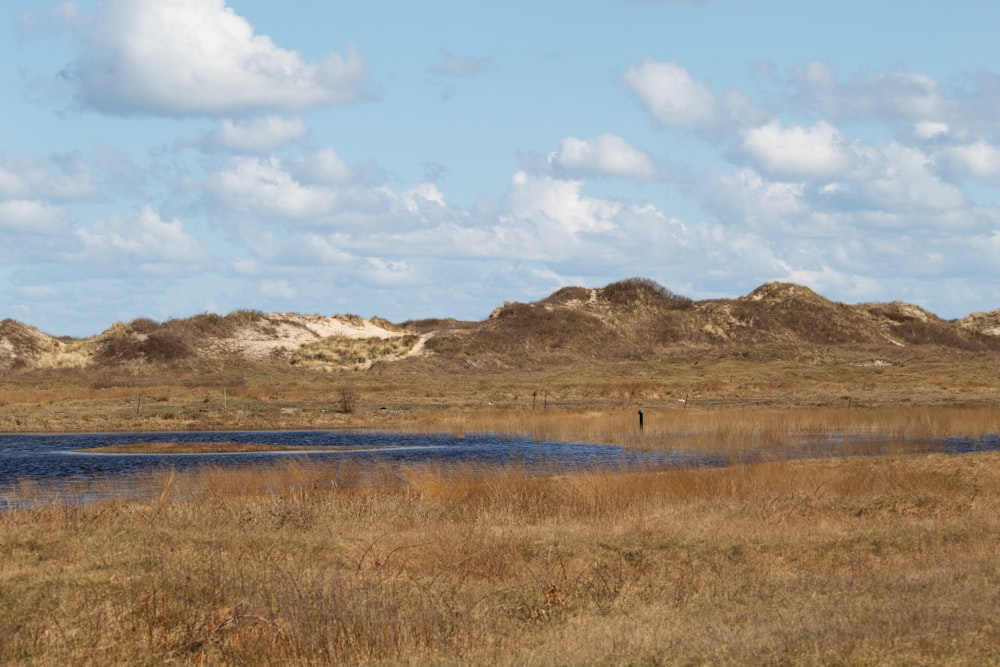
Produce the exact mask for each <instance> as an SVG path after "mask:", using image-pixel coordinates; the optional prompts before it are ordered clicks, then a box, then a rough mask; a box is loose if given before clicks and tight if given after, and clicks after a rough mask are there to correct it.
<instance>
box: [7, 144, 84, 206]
mask: <svg viewBox="0 0 1000 667" xmlns="http://www.w3.org/2000/svg"><path fill="white" fill-rule="evenodd" d="M0 197H7V198H10V199H46V200H55V201H62V202H69V201H88V200H93V199H96V198H97V197H98V189H97V186H96V185H95V184H94V180H93V177H92V176H91V173H90V169H89V168H88V167H87V165H86V164H85V163H84V162H83V160H81V159H79V158H77V157H74V156H53V157H51V158H49V160H48V162H43V161H42V160H39V159H38V158H34V157H22V156H12V155H0Z"/></svg>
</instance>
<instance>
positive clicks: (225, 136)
mask: <svg viewBox="0 0 1000 667" xmlns="http://www.w3.org/2000/svg"><path fill="white" fill-rule="evenodd" d="M308 136H309V128H308V127H307V126H306V124H305V123H304V122H303V121H302V120H301V119H299V118H293V119H286V118H282V117H281V116H257V117H254V118H250V119H247V120H231V119H229V118H225V119H223V120H222V121H220V122H219V127H217V128H216V129H215V130H213V131H212V132H210V133H209V134H207V135H206V136H205V138H204V141H203V144H204V145H206V146H208V147H210V148H219V149H222V150H226V151H233V152H240V153H264V152H267V151H273V150H275V149H277V148H280V147H281V146H284V145H285V144H290V143H296V142H300V141H304V140H305V139H306V138H307V137H308Z"/></svg>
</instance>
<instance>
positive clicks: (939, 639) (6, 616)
mask: <svg viewBox="0 0 1000 667" xmlns="http://www.w3.org/2000/svg"><path fill="white" fill-rule="evenodd" d="M570 296H572V295H570ZM511 312H512V313H515V315H517V316H519V312H520V311H517V309H511ZM205 324H206V325H207V324H212V322H209V321H207V320H206V322H205ZM555 340H558V339H555ZM894 354H895V355H896V356H893V355H894ZM560 359H561V358H560V357H559V356H558V355H557V354H556V355H553V354H550V355H548V356H544V355H540V356H539V357H537V359H534V360H531V361H530V363H529V362H525V363H524V364H522V365H520V366H518V367H516V368H514V367H510V366H506V365H504V363H503V360H502V359H500V358H499V357H498V358H491V357H489V356H475V355H473V356H469V357H463V356H461V355H458V356H456V357H454V358H450V359H440V358H435V357H433V356H431V357H428V358H422V359H409V360H406V361H400V362H394V363H391V364H375V365H374V366H373V367H372V368H371V370H367V371H330V372H325V371H324V372H313V371H310V370H308V369H301V368H298V369H296V368H291V367H289V366H288V364H267V363H250V362H246V361H243V360H237V359H231V360H220V361H211V362H204V361H200V362H198V363H197V364H191V365H185V364H183V363H176V364H166V365H160V366H150V367H142V366H136V367H113V368H102V369H91V370H73V369H62V370H51V369H50V370H46V369H42V370H36V371H30V372H29V371H23V372H15V371H9V372H5V374H4V375H0V430H2V431H106V430H141V431H154V430H185V429H190V430H202V429H245V430H252V429H300V428H354V429H369V428H377V429H386V430H400V431H437V432H452V433H459V434H461V433H479V432H493V433H497V434H501V435H518V436H527V437H535V438H539V439H544V440H566V441H588V442H598V443H612V444H622V445H625V446H629V447H638V448H653V449H659V448H670V449H687V450H697V451H714V452H719V453H724V454H726V455H729V456H731V458H732V459H734V460H739V459H740V458H742V454H743V453H745V452H748V451H752V452H755V453H760V452H767V453H768V456H769V457H770V458H771V459H773V460H771V461H770V462H767V463H760V464H755V465H736V466H732V467H728V468H716V469H684V470H674V471H668V472H661V473H653V472H631V473H624V472H605V473H589V474H583V473H580V474H572V475H559V474H552V475H539V474H536V473H534V472H530V473H529V471H526V470H518V469H502V470H487V469H481V468H475V467H459V468H445V467H440V466H418V467H400V468H392V467H387V466H386V467H379V466H369V467H362V466H352V465H346V464H345V465H335V466H322V467H321V466H316V467H313V466H306V465H304V464H301V463H287V464H285V465H282V466H280V467H274V468H264V469H247V470H228V471H222V470H214V469H208V470H203V471H200V472H197V473H191V474H184V475H166V476H161V477H152V478H141V479H133V480H131V481H130V482H129V484H130V485H132V486H131V489H129V488H128V487H127V486H126V485H124V483H123V482H121V481H112V482H102V484H108V483H110V484H114V485H115V488H116V489H118V490H119V491H125V492H127V493H131V494H134V495H132V496H131V497H133V498H147V499H148V500H131V501H128V500H121V501H114V502H100V503H92V504H88V505H85V506H80V505H72V504H68V505H62V506H60V505H55V506H48V507H40V508H37V509H34V510H31V511H27V510H22V511H10V512H6V513H2V514H0V664H34V665H77V664H129V665H142V664H149V665H152V664H157V665H159V664H168V663H174V664H282V665H284V664H302V665H305V664H372V665H374V664H383V665H384V664H400V665H417V664H419V665H424V664H427V665H430V664H433V665H449V664H450V665H459V664H493V665H497V666H502V665H553V664H591V665H619V664H621V665H666V664H671V665H672V664H678V665H693V664H720V665H725V664H734V665H735V664H740V665H743V664H806V665H809V664H814V665H820V664H823V665H828V664H907V665H914V664H915V665H938V664H951V665H963V664H967V665H981V664H1000V630H998V627H1000V626H998V625H997V623H996V621H995V610H996V609H997V607H998V605H1000V565H998V561H997V558H996V552H997V548H998V545H1000V525H998V524H1000V454H997V453H988V454H977V455H967V456H950V457H948V456H941V455H909V456H905V457H904V456H900V457H893V456H883V457H877V458H875V457H857V458H846V459H840V460H812V461H792V460H785V459H786V458H787V457H785V456H783V454H785V453H794V446H795V445H796V444H798V443H801V442H813V441H820V440H822V437H823V436H824V435H825V434H828V433H845V434H851V435H864V434H872V433H873V434H882V435H887V436H890V437H891V438H893V439H895V441H896V442H897V444H898V445H899V447H900V449H901V450H902V449H909V448H912V447H914V446H917V445H919V442H918V441H919V440H920V439H922V438H929V437H942V436H945V435H970V436H975V435H979V434H983V433H997V432H1000V412H998V411H997V410H996V405H997V404H998V403H1000V386H998V381H997V378H998V377H1000V358H998V357H997V356H996V355H995V354H980V353H972V352H963V351H955V350H948V351H941V350H930V349H923V348H909V349H905V350H903V349H901V350H900V351H899V352H898V353H891V352H887V351H886V349H885V348H878V349H869V348H850V349H848V348H822V347H797V346H788V347H780V346H778V347H774V346H771V347H765V346H754V347H748V348H746V349H744V350H735V351H732V350H730V351H726V352H725V353H723V352H719V351H715V350H712V349H707V348H692V349H690V350H686V351H683V353H677V354H676V355H663V356H659V357H656V358H655V359H649V360H642V359H640V360H637V361H631V362H608V361H602V360H593V361H592V362H588V363H580V359H579V358H576V357H572V358H569V361H570V362H571V363H562V361H560ZM876 361H877V362H879V363H877V364H876V363H874V362H876ZM345 387H346V388H348V389H349V390H350V392H351V393H350V403H351V409H350V410H346V409H344V407H343V401H342V399H343V398H344V388H345ZM681 399H686V401H687V402H686V403H681ZM381 408H386V409H384V410H383V409H381ZM639 409H642V410H643V411H644V416H645V429H644V431H643V432H642V433H641V434H640V433H639V432H638V424H637V414H636V413H637V411H638V410H639ZM862 453H864V452H862ZM71 491H72V493H70V494H69V496H72V497H81V496H86V493H87V489H86V488H84V487H83V486H82V485H81V486H80V487H79V488H74V489H72V490H71ZM102 491H103V490H102ZM18 493H19V494H21V495H23V496H27V497H30V496H32V494H38V495H39V496H40V495H41V494H43V493H44V490H43V489H39V488H37V487H36V486H34V485H32V484H30V483H26V484H24V485H22V487H21V488H20V490H19V491H18ZM96 495H101V494H96Z"/></svg>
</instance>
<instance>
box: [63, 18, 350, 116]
mask: <svg viewBox="0 0 1000 667" xmlns="http://www.w3.org/2000/svg"><path fill="white" fill-rule="evenodd" d="M92 25H93V27H92V28H91V29H90V31H89V32H87V34H86V35H85V39H84V42H83V43H84V46H83V50H82V52H81V53H80V54H79V57H78V59H77V60H76V61H75V62H74V63H72V65H71V66H70V67H69V71H68V76H69V77H70V79H71V80H72V82H73V83H74V85H75V87H76V93H77V95H78V98H79V100H80V101H81V102H82V103H83V104H85V105H87V106H90V107H93V108H95V109H98V110H99V111H103V112H107V113H115V114H128V113H145V114H152V115H167V116H169V115H183V114H208V115H228V114H241V113H245V112H248V111H253V110H261V109H273V110H301V109H309V108H315V107H322V106H330V105H337V104H343V103H347V102H354V101H357V100H360V99H362V98H363V97H364V96H365V90H364V86H365V80H366V77H367V73H366V67H365V63H364V61H363V59H362V57H361V55H360V54H359V53H358V52H357V50H356V49H354V48H353V47H351V48H349V49H348V52H347V54H346V55H339V54H331V55H329V56H327V57H326V58H325V59H323V60H322V61H320V62H318V63H309V62H305V61H303V60H302V57H301V55H300V54H299V53H298V52H296V51H289V50H286V49H283V48H280V47H278V46H277V45H276V44H275V43H274V42H273V41H272V40H271V38H270V37H268V36H266V35H257V34H255V33H254V29H253V27H252V26H251V25H250V23H248V22H247V20H246V19H244V18H243V17H241V16H239V15H238V14H236V12H235V11H234V10H233V9H232V8H230V7H227V6H226V3H225V2H224V0H171V1H170V2H163V1H162V0H107V2H105V3H103V4H102V5H101V6H100V7H99V9H98V11H97V15H96V16H95V17H94V21H93V23H92Z"/></svg>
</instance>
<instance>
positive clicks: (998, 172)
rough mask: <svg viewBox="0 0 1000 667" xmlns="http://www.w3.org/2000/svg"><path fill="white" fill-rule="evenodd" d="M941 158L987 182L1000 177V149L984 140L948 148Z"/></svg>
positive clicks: (961, 170) (942, 152)
mask: <svg viewBox="0 0 1000 667" xmlns="http://www.w3.org/2000/svg"><path fill="white" fill-rule="evenodd" d="M941 156H942V157H943V158H944V160H945V161H946V162H948V163H949V164H950V165H951V166H952V167H954V168H956V169H958V170H959V171H960V172H962V173H965V174H970V175H972V176H975V177H977V178H982V179H985V180H992V179H996V178H997V177H1000V149H998V148H997V147H996V146H993V145H991V144H988V143H986V142H985V141H983V140H982V139H980V140H979V141H976V142H974V143H971V144H965V145H964V146H952V147H950V148H946V149H944V150H942V151H941Z"/></svg>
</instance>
